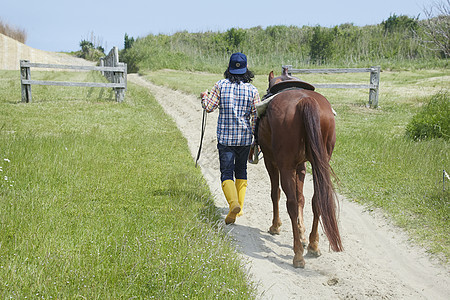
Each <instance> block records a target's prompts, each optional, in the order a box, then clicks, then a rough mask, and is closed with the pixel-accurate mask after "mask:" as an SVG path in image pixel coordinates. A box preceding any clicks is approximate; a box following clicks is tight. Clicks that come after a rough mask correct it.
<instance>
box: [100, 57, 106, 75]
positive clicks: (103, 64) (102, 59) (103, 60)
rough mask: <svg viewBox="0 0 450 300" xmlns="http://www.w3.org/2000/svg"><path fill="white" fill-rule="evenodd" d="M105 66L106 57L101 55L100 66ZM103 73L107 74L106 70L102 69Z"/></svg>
mask: <svg viewBox="0 0 450 300" xmlns="http://www.w3.org/2000/svg"><path fill="white" fill-rule="evenodd" d="M104 66H105V58H104V57H100V67H104ZM101 73H102V75H103V76H105V71H101Z"/></svg>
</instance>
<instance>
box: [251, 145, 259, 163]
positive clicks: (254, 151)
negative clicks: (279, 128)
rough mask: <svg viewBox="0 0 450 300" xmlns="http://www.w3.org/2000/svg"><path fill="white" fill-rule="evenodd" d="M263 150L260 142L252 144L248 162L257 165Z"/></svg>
mask: <svg viewBox="0 0 450 300" xmlns="http://www.w3.org/2000/svg"><path fill="white" fill-rule="evenodd" d="M260 153H261V150H260V149H259V146H258V144H252V145H251V146H250V153H249V154H248V162H249V163H251V164H253V165H256V164H257V163H258V162H259V154H260Z"/></svg>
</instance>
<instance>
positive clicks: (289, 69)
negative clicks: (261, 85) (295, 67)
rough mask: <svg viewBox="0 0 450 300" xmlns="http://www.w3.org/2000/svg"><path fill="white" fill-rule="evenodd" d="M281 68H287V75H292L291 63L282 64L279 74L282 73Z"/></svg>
mask: <svg viewBox="0 0 450 300" xmlns="http://www.w3.org/2000/svg"><path fill="white" fill-rule="evenodd" d="M283 68H287V69H288V75H289V76H292V65H282V66H281V74H283Z"/></svg>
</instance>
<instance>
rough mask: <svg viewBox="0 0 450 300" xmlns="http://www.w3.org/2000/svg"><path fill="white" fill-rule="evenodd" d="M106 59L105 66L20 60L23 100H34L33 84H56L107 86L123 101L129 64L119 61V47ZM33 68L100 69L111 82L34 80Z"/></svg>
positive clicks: (27, 101) (119, 100)
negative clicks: (32, 94) (32, 75)
mask: <svg viewBox="0 0 450 300" xmlns="http://www.w3.org/2000/svg"><path fill="white" fill-rule="evenodd" d="M107 57H109V58H108V59H105V60H104V61H105V63H104V65H103V66H100V67H95V66H69V65H55V64H40V63H30V62H29V61H28V60H21V61H20V83H21V88H22V102H26V103H29V102H31V101H32V97H31V85H32V84H34V85H55V86H78V87H106V88H113V89H114V91H115V93H116V101H117V102H122V101H123V100H124V99H125V91H126V89H127V64H125V63H119V55H118V50H117V47H114V48H113V49H112V50H111V51H110V52H109V54H108V56H107ZM31 68H44V69H70V70H85V71H100V72H102V74H104V75H105V77H106V78H107V79H108V81H109V83H104V82H65V81H47V80H46V81H44V80H32V79H31V72H30V69H31Z"/></svg>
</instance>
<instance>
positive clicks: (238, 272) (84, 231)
mask: <svg viewBox="0 0 450 300" xmlns="http://www.w3.org/2000/svg"><path fill="white" fill-rule="evenodd" d="M83 74H84V75H83ZM17 76H18V75H17V73H16V72H8V71H1V76H0V78H1V79H0V111H1V116H2V117H1V120H0V173H1V178H0V211H1V214H0V278H2V280H1V281H0V297H1V298H17V299H25V298H28V299H29V298H45V299H49V298H53V299H56V298H59V299H73V298H88V299H94V298H97V299H129V298H146V299H152V298H156V299H180V298H189V299H193V298H198V299H232V298H233V299H234V298H236V297H238V298H252V297H253V288H252V286H251V284H250V283H249V280H248V278H247V275H246V274H245V273H244V271H243V268H242V262H240V260H239V259H238V257H237V256H236V254H235V252H234V249H233V246H232V243H231V242H230V240H229V239H228V238H227V236H226V235H225V234H224V233H223V232H222V231H221V228H220V226H217V225H216V221H217V220H218V216H217V211H216V209H215V207H214V204H213V199H212V196H211V194H210V192H209V190H208V188H207V185H206V183H205V182H204V180H203V179H202V175H201V172H200V171H199V170H198V169H196V168H195V167H194V164H193V162H192V158H191V156H190V154H189V151H188V148H187V144H186V140H185V139H184V138H183V137H182V135H181V133H180V132H179V131H178V130H177V128H176V125H175V124H174V123H173V122H172V121H171V120H170V119H169V118H168V117H167V116H166V115H165V114H164V112H163V110H162V108H161V107H160V106H159V105H158V104H157V102H156V101H155V100H154V98H153V97H152V96H151V95H150V94H149V93H148V91H147V90H145V89H143V88H140V87H138V86H134V85H133V84H129V86H128V91H127V94H126V101H125V102H124V103H120V104H119V103H116V102H115V101H114V95H113V94H112V93H110V91H109V90H106V89H100V88H58V87H46V86H33V103H30V104H22V103H18V101H20V81H19V80H18V77H17ZM73 76H76V77H78V79H81V80H83V79H84V80H86V81H91V80H95V81H99V80H102V78H101V77H99V75H97V74H94V73H82V72H77V73H70V77H69V75H68V74H66V73H64V72H61V73H60V72H39V71H36V72H34V73H33V77H35V78H36V79H43V78H48V77H51V78H55V79H57V80H70V81H72V80H74V78H73ZM83 77H85V78H83ZM169 149H170V151H169Z"/></svg>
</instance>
